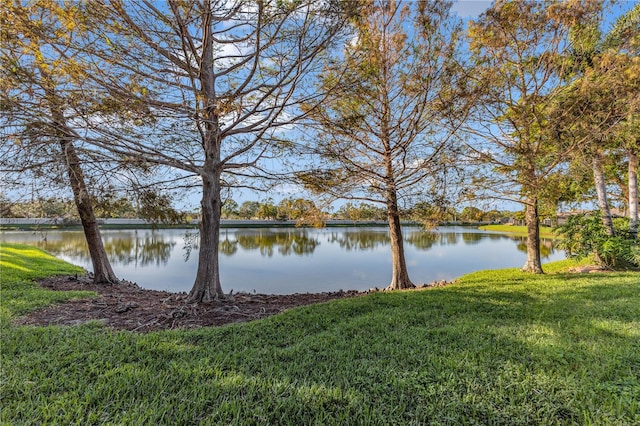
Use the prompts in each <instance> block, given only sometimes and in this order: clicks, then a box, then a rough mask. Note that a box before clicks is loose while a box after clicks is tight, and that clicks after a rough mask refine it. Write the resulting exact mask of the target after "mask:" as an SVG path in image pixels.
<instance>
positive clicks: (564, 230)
mask: <svg viewBox="0 0 640 426" xmlns="http://www.w3.org/2000/svg"><path fill="white" fill-rule="evenodd" d="M614 230H615V235H613V236H610V235H607V233H606V231H605V228H604V225H603V224H602V220H601V218H600V214H599V212H591V213H586V214H580V215H575V216H571V217H569V219H568V220H567V223H565V224H564V225H560V226H557V227H555V228H554V232H555V233H556V234H558V235H559V236H561V237H562V240H561V241H560V242H559V243H558V246H559V248H561V249H563V250H564V251H565V252H566V253H567V256H568V257H572V258H584V257H587V256H591V255H593V256H594V258H595V259H596V261H597V262H598V263H599V264H600V265H601V266H603V267H605V268H609V269H629V268H637V267H639V266H640V245H639V244H638V240H637V239H636V238H634V237H633V236H632V234H631V233H630V232H629V221H628V219H616V220H615V221H614Z"/></svg>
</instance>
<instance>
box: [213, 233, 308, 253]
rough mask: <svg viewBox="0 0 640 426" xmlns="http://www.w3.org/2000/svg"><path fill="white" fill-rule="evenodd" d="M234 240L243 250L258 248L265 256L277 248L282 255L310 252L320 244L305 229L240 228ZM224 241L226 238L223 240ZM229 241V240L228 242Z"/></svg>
mask: <svg viewBox="0 0 640 426" xmlns="http://www.w3.org/2000/svg"><path fill="white" fill-rule="evenodd" d="M235 235H236V241H235V243H237V244H239V245H240V247H241V248H242V249H243V250H259V251H260V254H261V255H262V256H265V257H272V256H273V254H274V250H275V249H276V248H277V249H278V253H280V254H281V255H283V256H289V255H292V254H295V255H297V256H304V255H308V254H312V253H313V252H314V251H315V249H316V247H317V246H318V245H319V244H320V241H319V240H318V239H317V238H312V237H310V236H309V235H308V233H307V232H306V230H304V229H303V230H300V229H296V230H283V231H272V230H241V231H236V233H235ZM223 241H226V240H223ZM230 243H231V242H230Z"/></svg>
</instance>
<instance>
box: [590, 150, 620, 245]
mask: <svg viewBox="0 0 640 426" xmlns="http://www.w3.org/2000/svg"><path fill="white" fill-rule="evenodd" d="M592 168H593V181H594V182H595V186H596V194H597V195H598V206H600V214H601V216H602V224H603V225H604V229H605V232H606V233H607V235H611V236H613V235H614V234H615V231H614V230H613V219H612V218H611V211H610V210H609V200H608V199H607V188H606V182H605V179H604V170H603V167H602V154H601V153H599V152H596V153H594V155H593V163H592Z"/></svg>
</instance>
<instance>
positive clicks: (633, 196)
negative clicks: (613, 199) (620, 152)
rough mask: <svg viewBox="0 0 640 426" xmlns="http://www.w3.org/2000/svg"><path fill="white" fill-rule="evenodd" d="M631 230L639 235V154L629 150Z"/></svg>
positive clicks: (633, 235) (635, 235) (634, 235)
mask: <svg viewBox="0 0 640 426" xmlns="http://www.w3.org/2000/svg"><path fill="white" fill-rule="evenodd" d="M628 174H629V232H630V233H631V236H632V237H633V238H637V237H638V155H637V154H636V152H635V150H633V149H630V150H629V173H628Z"/></svg>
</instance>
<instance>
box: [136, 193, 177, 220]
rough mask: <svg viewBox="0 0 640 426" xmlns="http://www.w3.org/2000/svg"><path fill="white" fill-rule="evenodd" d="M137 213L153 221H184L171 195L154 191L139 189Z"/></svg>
mask: <svg viewBox="0 0 640 426" xmlns="http://www.w3.org/2000/svg"><path fill="white" fill-rule="evenodd" d="M138 203H139V209H138V215H139V216H140V217H141V218H143V219H147V220H150V221H152V222H154V223H164V224H167V223H184V222H185V214H184V213H182V212H179V211H178V210H176V209H175V208H174V207H173V206H172V203H171V197H170V196H169V195H166V194H159V193H157V192H154V191H140V193H139V194H138Z"/></svg>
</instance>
